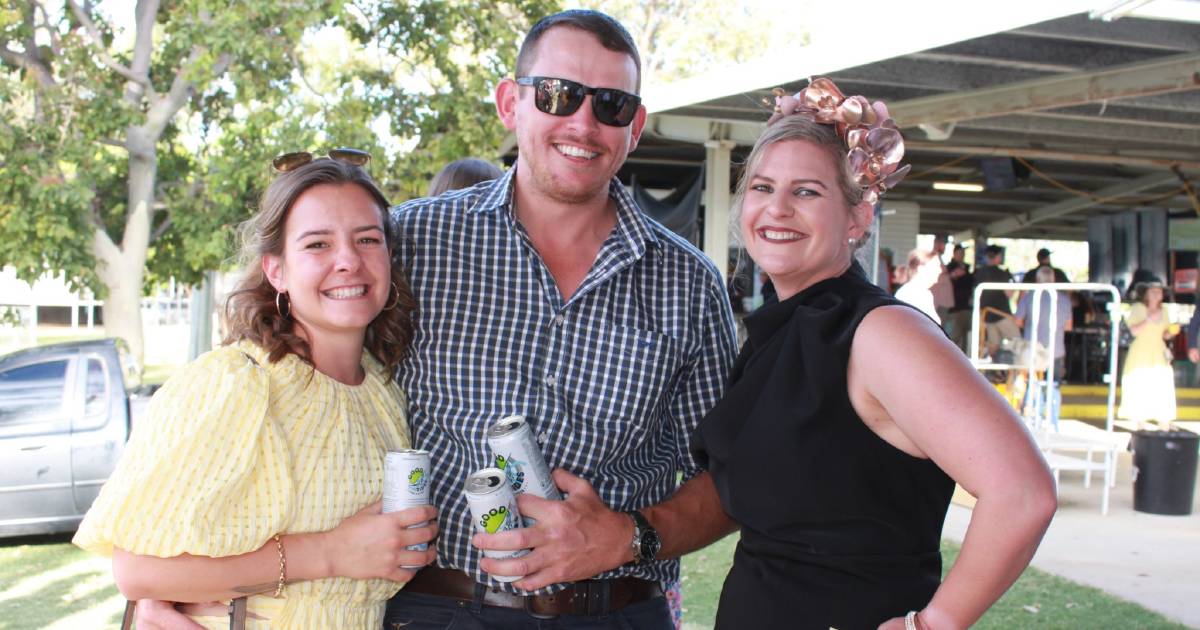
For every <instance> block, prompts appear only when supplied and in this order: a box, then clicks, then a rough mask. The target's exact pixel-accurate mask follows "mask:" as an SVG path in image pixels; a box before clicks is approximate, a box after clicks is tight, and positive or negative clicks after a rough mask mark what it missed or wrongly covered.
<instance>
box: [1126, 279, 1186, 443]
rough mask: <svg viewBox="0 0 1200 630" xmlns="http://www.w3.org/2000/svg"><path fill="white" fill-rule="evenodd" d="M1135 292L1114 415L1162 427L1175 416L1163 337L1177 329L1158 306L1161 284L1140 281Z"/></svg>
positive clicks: (1172, 382) (1172, 373)
mask: <svg viewBox="0 0 1200 630" xmlns="http://www.w3.org/2000/svg"><path fill="white" fill-rule="evenodd" d="M1137 293H1138V301H1137V302H1135V303H1134V304H1133V307H1132V308H1131V309H1130V310H1129V316H1128V317H1127V318H1126V319H1125V323H1126V325H1127V326H1129V331H1130V332H1132V333H1133V343H1131V344H1129V352H1128V353H1126V355H1125V369H1124V372H1123V373H1122V375H1121V406H1120V408H1118V409H1117V417H1119V418H1124V419H1126V420H1132V421H1134V422H1136V423H1138V426H1139V427H1142V426H1144V425H1146V424H1147V423H1148V422H1150V421H1151V420H1157V421H1158V422H1159V424H1161V425H1162V426H1164V427H1165V426H1167V425H1168V424H1170V423H1171V422H1172V421H1173V420H1175V371H1174V370H1173V369H1172V368H1171V360H1170V358H1169V357H1168V350H1167V346H1166V344H1165V343H1163V340H1164V339H1169V338H1171V337H1173V336H1174V335H1175V334H1176V333H1177V332H1178V330H1173V329H1172V327H1171V323H1170V322H1168V321H1167V313H1166V310H1165V309H1163V307H1162V304H1163V287H1162V284H1160V283H1157V282H1151V283H1146V284H1143V285H1142V286H1141V288H1140V289H1139V290H1138V292H1137Z"/></svg>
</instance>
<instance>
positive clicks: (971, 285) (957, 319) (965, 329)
mask: <svg viewBox="0 0 1200 630" xmlns="http://www.w3.org/2000/svg"><path fill="white" fill-rule="evenodd" d="M950 256H951V257H950V262H948V263H946V273H947V274H949V276H950V284H951V285H952V286H953V287H954V306H952V307H951V308H950V312H949V315H948V317H947V319H946V321H945V324H946V326H945V328H946V334H948V335H950V341H953V342H954V345H956V346H958V347H959V348H960V349H961V350H962V351H963V352H966V351H967V350H968V349H969V346H968V345H967V343H968V336H969V335H970V332H971V306H972V304H973V300H974V298H975V296H974V294H973V292H974V290H975V276H973V275H971V266H970V265H968V264H967V263H966V262H965V259H966V257H967V248H966V247H963V245H962V243H955V244H954V252H953V253H952V254H951V255H950Z"/></svg>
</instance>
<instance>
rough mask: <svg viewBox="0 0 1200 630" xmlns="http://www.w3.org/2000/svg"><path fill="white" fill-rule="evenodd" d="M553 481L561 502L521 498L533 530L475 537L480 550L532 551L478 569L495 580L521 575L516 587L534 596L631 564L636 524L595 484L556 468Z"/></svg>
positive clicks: (491, 561)
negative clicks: (598, 491)
mask: <svg viewBox="0 0 1200 630" xmlns="http://www.w3.org/2000/svg"><path fill="white" fill-rule="evenodd" d="M554 482H555V484H557V485H558V487H559V489H561V490H562V491H563V492H564V493H565V494H566V495H567V497H566V499H564V500H562V501H549V500H547V499H543V498H540V497H535V496H530V495H521V496H519V497H517V507H518V509H519V510H520V512H521V516H525V517H529V518H533V519H537V522H536V523H534V525H533V526H532V527H523V528H520V529H515V530H511V531H507V532H500V533H497V534H475V537H474V538H473V539H472V542H473V543H474V545H475V546H476V547H478V548H480V549H492V550H503V551H512V550H518V549H532V551H531V552H530V553H529V554H527V555H525V556H522V557H520V558H513V559H510V560H497V559H494V558H486V557H485V558H483V560H482V562H481V564H480V566H481V567H482V568H483V570H484V571H487V572H488V573H491V574H494V575H523V576H525V577H523V578H522V579H521V580H519V581H517V582H516V583H515V584H514V585H515V586H516V587H517V588H520V589H524V590H528V591H532V590H536V589H539V588H542V587H544V586H548V585H550V584H557V583H559V582H575V581H578V580H586V579H588V578H591V577H594V576H596V575H597V574H599V573H602V572H604V571H607V570H609V569H614V568H616V567H619V566H621V565H622V564H625V563H626V562H629V561H631V560H633V550H632V549H631V548H630V543H631V542H632V541H633V519H632V518H630V517H629V516H628V515H626V514H622V513H620V512H614V511H613V510H611V509H609V508H608V506H607V505H605V504H604V502H603V501H601V500H600V497H599V496H598V495H597V494H596V491H595V490H594V489H592V485H591V484H589V483H588V482H587V481H585V480H583V479H581V478H579V477H576V476H575V475H572V474H571V473H569V472H567V471H565V470H562V469H557V470H555V471H554Z"/></svg>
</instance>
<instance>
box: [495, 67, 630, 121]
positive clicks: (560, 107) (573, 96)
mask: <svg viewBox="0 0 1200 630" xmlns="http://www.w3.org/2000/svg"><path fill="white" fill-rule="evenodd" d="M517 85H528V86H532V87H533V88H534V90H536V93H535V95H534V99H533V103H534V105H535V106H537V108H538V111H540V112H542V113H545V114H550V115H551V116H570V115H571V114H574V113H575V112H576V111H577V110H578V109H579V106H580V105H582V104H583V99H584V97H586V96H587V95H589V94H591V95H592V114H593V115H594V116H595V117H596V120H598V121H600V122H602V123H604V124H606V125H609V126H612V127H628V126H629V124H630V123H632V122H633V118H634V116H636V115H637V111H638V106H639V105H641V104H642V97H640V96H638V95H636V94H630V93H629V92H623V91H621V90H616V89H613V88H594V87H588V86H586V85H584V84H582V83H576V82H575V81H568V80H566V79H556V78H553V77H517Z"/></svg>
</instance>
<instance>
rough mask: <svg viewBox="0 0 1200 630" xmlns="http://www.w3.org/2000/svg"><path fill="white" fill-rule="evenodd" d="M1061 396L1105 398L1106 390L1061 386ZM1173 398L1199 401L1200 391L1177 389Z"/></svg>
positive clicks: (1103, 388)
mask: <svg viewBox="0 0 1200 630" xmlns="http://www.w3.org/2000/svg"><path fill="white" fill-rule="evenodd" d="M1062 394H1063V396H1107V395H1108V388H1107V387H1105V386H1102V385H1063V387H1062ZM1120 395H1121V388H1120V387H1117V396H1118V397H1120ZM1175 398H1176V399H1179V398H1184V399H1188V400H1200V389H1197V388H1195V387H1178V388H1176V389H1175Z"/></svg>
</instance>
